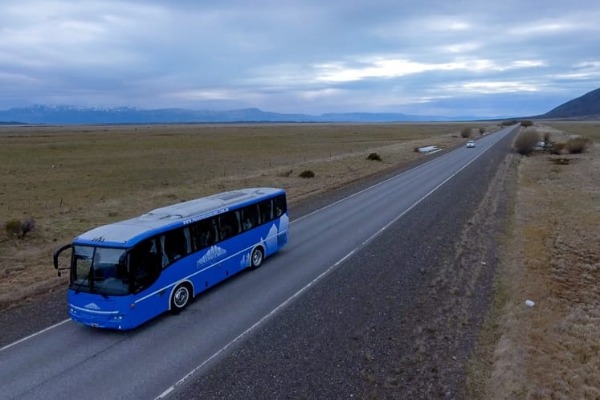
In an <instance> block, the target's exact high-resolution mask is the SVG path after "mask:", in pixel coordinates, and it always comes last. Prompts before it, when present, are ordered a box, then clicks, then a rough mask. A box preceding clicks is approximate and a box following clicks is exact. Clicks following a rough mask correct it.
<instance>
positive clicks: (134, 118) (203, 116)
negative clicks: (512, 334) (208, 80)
mask: <svg viewBox="0 0 600 400" xmlns="http://www.w3.org/2000/svg"><path fill="white" fill-rule="evenodd" d="M473 119H481V118H475V117H456V118H446V117H438V116H422V115H407V114H401V113H330V114H321V115H308V114H281V113H275V112H269V111H263V110H260V109H258V108H244V109H239V110H227V111H213V110H186V109H181V108H169V109H155V110H147V109H137V108H131V107H115V108H89V107H76V106H45V105H35V106H31V107H19V108H11V109H9V110H5V111H0V121H5V122H4V123H5V124H6V123H12V124H15V123H22V124H171V123H236V122H253V123H259V122H355V123H358V122H404V121H411V122H421V121H465V120H473ZM0 123H2V122H0Z"/></svg>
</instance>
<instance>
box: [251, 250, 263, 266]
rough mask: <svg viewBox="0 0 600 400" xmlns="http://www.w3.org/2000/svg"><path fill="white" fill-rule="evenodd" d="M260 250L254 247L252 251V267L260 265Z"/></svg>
mask: <svg viewBox="0 0 600 400" xmlns="http://www.w3.org/2000/svg"><path fill="white" fill-rule="evenodd" d="M262 258H263V256H262V251H260V249H255V250H254V251H253V252H252V266H253V267H258V266H259V265H260V263H261V262H262Z"/></svg>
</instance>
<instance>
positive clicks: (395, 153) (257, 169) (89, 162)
mask: <svg viewBox="0 0 600 400" xmlns="http://www.w3.org/2000/svg"><path fill="white" fill-rule="evenodd" d="M464 127H465V125H464V124H381V125H379V124H371V125H343V124H335V125H327V124H315V125H313V124H302V125H300V124H299V125H182V126H127V127H122V126H96V127H0V310H2V309H3V308H7V307H9V306H10V305H11V304H14V303H16V302H20V301H24V300H26V299H31V298H32V297H33V295H34V294H35V293H41V292H48V291H51V290H54V289H55V288H57V287H58V286H64V285H65V284H66V279H65V278H61V279H58V278H56V274H55V271H54V269H53V268H52V262H51V255H52V252H53V251H54V250H55V249H56V248H57V247H58V246H59V245H62V244H64V243H67V242H68V241H70V240H71V239H72V238H73V237H74V236H75V235H77V234H78V233H80V232H82V231H85V230H87V229H90V228H92V227H95V226H97V225H100V224H105V223H110V222H113V221H115V220H120V219H124V218H128V217H132V216H135V215H138V214H140V213H143V212H145V211H148V210H150V209H153V208H155V207H159V206H163V205H166V204H171V203H175V202H179V201H184V200H188V199H192V198H196V197H200V196H203V195H206V194H211V193H214V192H218V191H224V190H229V189H234V188H239V187H249V186H278V187H283V188H285V189H287V190H288V193H289V200H290V203H291V204H292V205H293V204H297V203H298V202H300V201H302V200H305V199H309V198H310V196H313V195H316V194H319V193H322V192H324V191H327V190H331V189H334V188H336V187H339V186H342V185H344V184H346V183H349V182H352V181H355V180H358V179H361V178H365V177H367V176H369V175H373V174H377V173H379V172H382V171H385V170H388V169H393V168H398V167H399V166H401V165H403V164H405V163H407V162H410V161H411V160H415V159H417V158H422V157H428V156H425V155H422V154H418V153H416V152H414V151H413V150H414V148H415V147H418V146H425V145H439V146H441V147H443V148H448V147H452V146H455V145H460V144H462V143H464V142H465V141H466V139H463V138H461V137H460V132H461V130H462V129H463V128H464ZM472 127H474V128H478V127H479V125H477V124H473V125H472ZM486 128H487V129H488V130H490V131H491V130H494V129H496V128H497V127H495V126H491V124H490V126H487V127H486ZM534 128H536V129H538V130H539V131H540V133H542V134H543V133H545V132H549V133H550V134H551V139H552V140H554V141H557V142H563V141H566V140H568V138H570V137H572V135H582V136H585V137H588V138H590V139H592V140H593V141H594V145H593V146H592V147H591V148H589V149H588V151H586V152H584V153H582V154H562V155H551V154H549V153H542V152H536V153H534V154H533V155H531V156H529V157H522V156H520V155H518V154H516V153H515V154H513V155H511V157H512V158H513V162H514V165H515V169H514V174H515V175H514V177H513V178H514V179H515V180H516V181H517V191H516V194H515V197H514V200H513V204H512V217H511V219H510V220H509V221H506V234H505V239H504V243H503V244H502V248H503V252H502V255H501V262H500V265H499V268H498V270H497V278H496V291H495V298H494V302H493V306H492V308H491V310H490V313H489V317H488V319H487V322H486V324H485V327H484V329H483V331H482V334H481V336H480V341H479V345H478V348H477V349H476V351H475V353H474V357H473V360H472V362H471V364H470V368H469V376H468V387H467V393H468V397H469V398H481V399H575V398H576V399H600V379H599V378H598V377H600V289H599V286H598V282H599V281H600V241H599V238H600V122H598V121H596V122H560V123H559V122H545V123H544V125H540V124H538V123H536V126H535V127H534ZM528 129H529V128H528ZM373 152H375V153H377V154H379V155H380V156H381V158H382V161H381V162H379V161H370V160H367V155H368V154H370V153H373ZM304 170H312V171H313V172H314V173H315V175H316V176H315V177H314V178H312V179H302V178H300V177H299V174H300V173H301V172H302V171H304ZM29 217H33V218H34V220H35V222H36V229H35V230H34V231H33V232H31V233H30V234H28V235H27V236H26V237H25V238H23V239H19V238H14V237H11V236H9V235H7V234H6V233H5V232H4V229H3V228H4V226H5V223H6V222H7V221H10V220H14V219H17V220H24V219H26V218H29ZM526 300H532V301H534V302H535V305H534V306H533V307H528V306H526V305H525V301H526Z"/></svg>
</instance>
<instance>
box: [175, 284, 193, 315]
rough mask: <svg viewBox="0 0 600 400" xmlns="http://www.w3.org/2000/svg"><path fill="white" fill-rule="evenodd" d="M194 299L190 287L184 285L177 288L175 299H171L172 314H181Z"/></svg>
mask: <svg viewBox="0 0 600 400" xmlns="http://www.w3.org/2000/svg"><path fill="white" fill-rule="evenodd" d="M191 299H192V290H191V288H190V285H188V284H186V283H182V284H181V285H179V286H177V287H176V288H175V291H174V292H173V297H172V298H171V312H172V313H174V314H177V313H179V312H180V311H181V310H183V309H184V308H185V307H187V305H188V304H189V303H190V300H191Z"/></svg>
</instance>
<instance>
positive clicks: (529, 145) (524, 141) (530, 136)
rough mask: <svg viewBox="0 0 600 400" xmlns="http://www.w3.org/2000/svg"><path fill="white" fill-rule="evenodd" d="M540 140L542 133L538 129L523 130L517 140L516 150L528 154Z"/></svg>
mask: <svg viewBox="0 0 600 400" xmlns="http://www.w3.org/2000/svg"><path fill="white" fill-rule="evenodd" d="M539 141H540V134H539V133H538V132H537V131H536V130H530V131H525V132H522V133H521V134H520V135H519V136H518V137H517V139H516V140H515V145H514V146H515V150H517V153H519V154H521V155H524V156H527V155H529V154H531V153H532V152H533V149H534V148H535V145H536V144H537V143H538V142H539Z"/></svg>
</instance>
